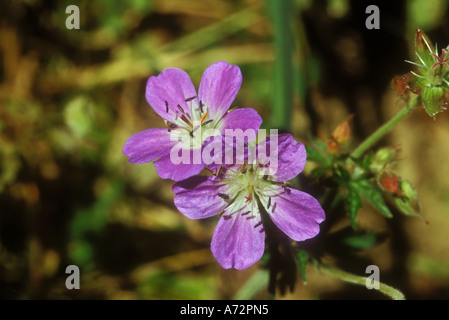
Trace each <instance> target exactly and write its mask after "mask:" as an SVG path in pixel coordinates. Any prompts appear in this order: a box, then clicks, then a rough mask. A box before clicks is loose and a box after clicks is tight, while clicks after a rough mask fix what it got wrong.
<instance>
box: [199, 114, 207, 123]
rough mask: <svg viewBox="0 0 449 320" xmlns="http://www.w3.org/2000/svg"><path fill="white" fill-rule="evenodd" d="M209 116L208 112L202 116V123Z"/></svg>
mask: <svg viewBox="0 0 449 320" xmlns="http://www.w3.org/2000/svg"><path fill="white" fill-rule="evenodd" d="M206 118H207V112H206V113H205V114H203V115H202V116H201V119H200V123H201V124H202V123H203V122H204V120H206Z"/></svg>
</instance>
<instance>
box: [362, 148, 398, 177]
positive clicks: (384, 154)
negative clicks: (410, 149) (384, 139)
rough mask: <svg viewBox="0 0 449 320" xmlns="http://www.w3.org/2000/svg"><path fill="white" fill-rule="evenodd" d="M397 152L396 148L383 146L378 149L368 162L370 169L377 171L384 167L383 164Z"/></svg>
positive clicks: (389, 160)
mask: <svg viewBox="0 0 449 320" xmlns="http://www.w3.org/2000/svg"><path fill="white" fill-rule="evenodd" d="M397 152H398V149H395V148H391V147H385V148H381V149H379V150H378V151H377V152H376V153H375V154H374V156H373V158H372V160H371V163H370V166H369V168H370V170H371V171H374V172H379V171H381V170H383V169H384V167H385V165H386V164H387V163H389V162H391V161H392V160H393V159H394V158H395V156H396V153H397Z"/></svg>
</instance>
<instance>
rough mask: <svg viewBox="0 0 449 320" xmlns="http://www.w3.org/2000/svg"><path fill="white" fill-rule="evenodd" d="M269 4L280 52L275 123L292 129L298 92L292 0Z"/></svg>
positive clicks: (278, 52)
mask: <svg viewBox="0 0 449 320" xmlns="http://www.w3.org/2000/svg"><path fill="white" fill-rule="evenodd" d="M267 4H268V8H269V9H270V11H271V15H272V20H273V32H274V45H275V55H276V59H275V63H274V86H273V107H272V115H271V119H272V123H271V126H272V127H274V128H277V129H285V130H290V123H291V117H292V104H293V91H294V87H293V85H294V74H293V62H292V57H293V49H294V40H295V39H294V37H293V30H292V26H291V24H292V15H293V11H292V9H293V5H292V1H291V0H282V1H279V0H267Z"/></svg>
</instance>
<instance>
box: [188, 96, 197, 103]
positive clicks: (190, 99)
mask: <svg viewBox="0 0 449 320" xmlns="http://www.w3.org/2000/svg"><path fill="white" fill-rule="evenodd" d="M195 98H196V96H193V97H190V98H187V99H186V100H185V101H186V102H189V101H192V100H193V99H195Z"/></svg>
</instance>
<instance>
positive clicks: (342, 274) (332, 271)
mask: <svg viewBox="0 0 449 320" xmlns="http://www.w3.org/2000/svg"><path fill="white" fill-rule="evenodd" d="M318 270H319V271H321V272H323V273H325V274H327V275H330V276H332V277H335V278H337V279H340V280H343V281H346V282H349V283H353V284H358V285H363V286H365V285H366V280H367V278H366V277H362V276H357V275H354V274H351V273H348V272H346V271H343V270H340V269H336V268H334V267H331V266H328V265H324V264H319V265H318ZM375 289H376V290H379V291H380V292H382V293H383V294H385V295H387V296H388V297H390V298H391V299H393V300H405V296H404V294H403V293H402V292H401V291H399V290H397V289H395V288H393V287H391V286H389V285H386V284H384V283H381V282H379V288H378V289H377V288H375Z"/></svg>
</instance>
